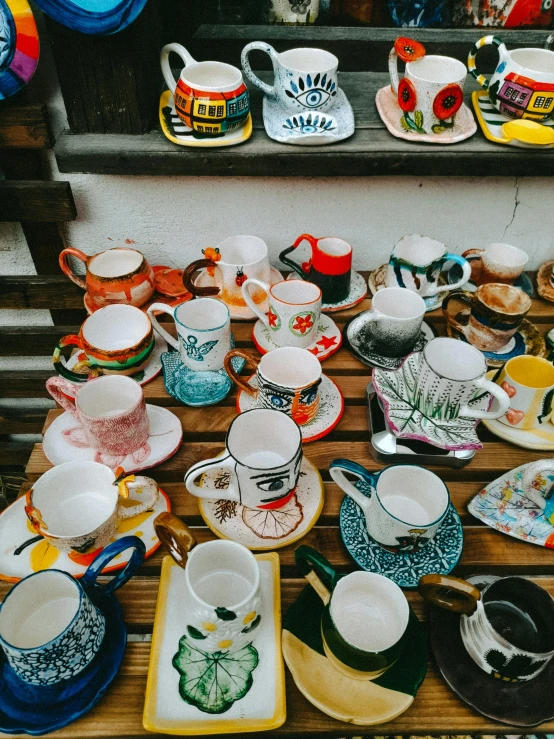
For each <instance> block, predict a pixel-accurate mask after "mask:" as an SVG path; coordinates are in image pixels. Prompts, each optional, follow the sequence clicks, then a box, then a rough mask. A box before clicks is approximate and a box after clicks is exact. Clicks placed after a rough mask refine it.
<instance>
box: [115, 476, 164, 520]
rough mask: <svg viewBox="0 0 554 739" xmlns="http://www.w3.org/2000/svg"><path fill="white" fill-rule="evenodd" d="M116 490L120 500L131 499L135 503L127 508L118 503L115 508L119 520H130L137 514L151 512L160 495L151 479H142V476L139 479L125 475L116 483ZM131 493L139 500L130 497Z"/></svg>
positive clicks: (156, 485)
mask: <svg viewBox="0 0 554 739" xmlns="http://www.w3.org/2000/svg"><path fill="white" fill-rule="evenodd" d="M117 489H118V491H119V495H120V497H121V498H124V499H125V500H129V499H130V498H132V499H133V500H136V501H137V503H136V505H134V506H130V507H129V508H127V507H126V506H124V505H122V504H121V503H120V504H119V506H118V508H117V515H118V517H119V518H131V517H132V516H138V515H139V513H145V512H146V511H149V510H151V509H152V508H153V507H154V506H155V505H156V501H157V500H158V497H159V495H160V489H159V487H158V484H157V483H156V482H155V481H154V480H153V479H152V478H151V477H143V476H142V475H140V476H139V477H136V476H135V475H127V477H124V478H123V479H122V480H120V481H119V482H118V483H117ZM131 493H135V495H140V496H141V497H140V499H137V498H135V497H134V496H131Z"/></svg>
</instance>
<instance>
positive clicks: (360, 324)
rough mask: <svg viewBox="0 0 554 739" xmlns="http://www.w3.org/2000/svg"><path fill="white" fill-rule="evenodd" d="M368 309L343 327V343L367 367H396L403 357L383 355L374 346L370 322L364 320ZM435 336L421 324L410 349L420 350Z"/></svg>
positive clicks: (429, 327) (432, 331) (428, 326)
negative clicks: (416, 337) (417, 335)
mask: <svg viewBox="0 0 554 739" xmlns="http://www.w3.org/2000/svg"><path fill="white" fill-rule="evenodd" d="M369 312H370V311H363V313H358V315H357V316H354V318H351V319H350V321H348V323H347V324H346V326H345V327H344V338H345V344H346V346H347V348H348V349H350V351H351V352H352V354H353V355H354V356H355V357H357V358H358V359H359V360H360V361H361V362H363V363H364V364H367V366H368V367H380V368H381V369H392V370H394V369H398V367H400V365H401V364H402V362H403V361H404V358H405V357H385V356H383V355H382V354H381V353H380V352H379V350H378V348H377V347H376V346H375V340H374V337H373V336H372V335H371V324H369V323H368V322H367V321H366V320H365V316H366V315H367V314H368V313H369ZM434 338H435V331H434V329H433V328H432V326H430V325H429V324H428V323H425V322H424V323H422V324H421V331H420V334H419V337H418V339H417V341H416V343H415V345H414V347H413V349H412V351H413V352H420V351H422V350H423V347H424V346H425V345H426V344H427V342H429V341H431V339H434Z"/></svg>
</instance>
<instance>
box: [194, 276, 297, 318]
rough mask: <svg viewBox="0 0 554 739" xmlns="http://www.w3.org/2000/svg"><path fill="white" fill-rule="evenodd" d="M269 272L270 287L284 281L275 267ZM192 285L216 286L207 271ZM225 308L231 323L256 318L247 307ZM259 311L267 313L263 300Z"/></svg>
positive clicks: (233, 306) (266, 305)
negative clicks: (227, 310)
mask: <svg viewBox="0 0 554 739" xmlns="http://www.w3.org/2000/svg"><path fill="white" fill-rule="evenodd" d="M269 270H270V272H269V281H270V282H271V284H272V285H274V284H275V283H276V282H282V281H283V280H284V279H285V278H284V277H283V275H282V274H281V273H280V272H279V270H278V269H275V267H270V268H269ZM194 284H195V285H196V286H197V287H214V286H216V284H215V280H214V278H213V277H211V276H210V275H209V274H208V270H207V269H203V270H201V272H200V274H199V275H198V277H197V278H196V280H195V281H194ZM216 287H217V286H216ZM213 297H214V298H216V299H220V298H218V296H217V295H214V296H213ZM227 307H228V308H229V312H230V314H231V318H232V319H233V321H252V320H253V319H254V318H257V316H255V315H254V314H253V313H252V311H251V310H250V308H248V306H247V305H228V306H227ZM260 310H263V311H264V313H266V312H267V310H268V304H267V300H264V301H263V303H260Z"/></svg>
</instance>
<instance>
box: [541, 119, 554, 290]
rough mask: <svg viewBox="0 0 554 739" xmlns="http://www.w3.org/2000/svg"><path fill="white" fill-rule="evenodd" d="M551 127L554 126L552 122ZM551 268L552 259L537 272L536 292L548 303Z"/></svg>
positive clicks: (552, 288)
mask: <svg viewBox="0 0 554 739" xmlns="http://www.w3.org/2000/svg"><path fill="white" fill-rule="evenodd" d="M552 125H554V121H553V122H552ZM552 267H554V259H551V260H550V261H548V262H545V263H544V264H542V265H541V267H540V269H539V271H538V272H537V292H538V294H539V295H540V296H541V298H544V300H548V301H549V302H550V303H554V287H552V285H551V283H550V275H551V274H552Z"/></svg>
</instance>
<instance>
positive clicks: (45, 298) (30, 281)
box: [0, 265, 86, 319]
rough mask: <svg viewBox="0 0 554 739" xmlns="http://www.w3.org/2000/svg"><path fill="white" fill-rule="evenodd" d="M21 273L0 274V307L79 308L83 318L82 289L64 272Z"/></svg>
mask: <svg viewBox="0 0 554 739" xmlns="http://www.w3.org/2000/svg"><path fill="white" fill-rule="evenodd" d="M59 272H60V269H59V265H58V273H57V274H55V275H24V276H21V277H11V276H4V277H0V309H1V308H11V309H12V310H14V309H15V310H28V309H45V308H46V309H48V310H49V309H51V308H53V307H55V308H57V309H60V308H72V309H75V310H81V311H82V314H83V319H84V318H85V317H86V311H85V309H84V307H83V295H84V291H83V290H82V289H81V288H80V287H79V286H78V285H76V284H75V283H74V282H71V280H68V278H67V277H66V276H65V275H62V274H60V273H59Z"/></svg>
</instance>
